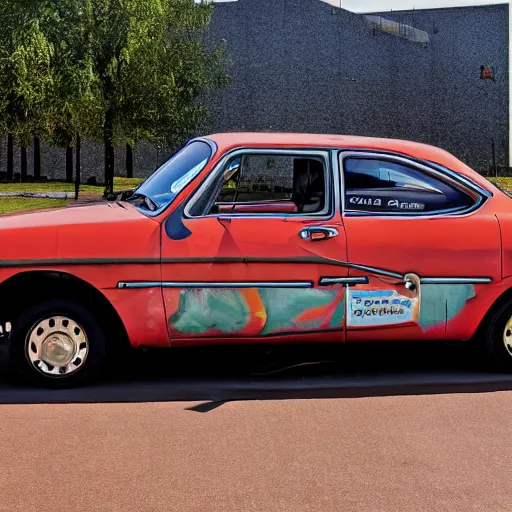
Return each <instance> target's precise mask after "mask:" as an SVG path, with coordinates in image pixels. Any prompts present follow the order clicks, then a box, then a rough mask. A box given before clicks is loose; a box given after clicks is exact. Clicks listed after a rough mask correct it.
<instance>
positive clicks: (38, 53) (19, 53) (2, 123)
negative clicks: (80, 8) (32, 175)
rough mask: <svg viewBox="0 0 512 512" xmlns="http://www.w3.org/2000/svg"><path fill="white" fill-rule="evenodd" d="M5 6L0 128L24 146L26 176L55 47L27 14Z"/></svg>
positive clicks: (0, 58)
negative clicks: (10, 11) (8, 10)
mask: <svg viewBox="0 0 512 512" xmlns="http://www.w3.org/2000/svg"><path fill="white" fill-rule="evenodd" d="M7 3H10V2H6V4H7ZM5 7H6V5H5V4H2V5H1V7H0V16H1V17H0V19H1V20H2V22H3V23H4V26H3V27H1V28H2V30H0V33H1V35H0V108H1V111H2V116H0V129H1V131H2V132H3V133H4V134H12V135H13V139H14V142H15V143H16V144H18V145H19V146H21V166H22V169H21V175H22V179H23V178H24V176H25V175H26V171H27V165H26V162H27V158H26V148H27V146H28V145H29V144H30V143H31V141H32V137H33V136H38V135H39V134H40V133H41V132H42V131H43V120H42V118H41V117H40V116H39V115H38V112H39V111H40V110H41V99H42V98H44V97H45V96H46V90H47V89H48V88H49V87H50V84H49V76H50V56H51V51H52V49H51V47H50V45H49V44H48V41H47V40H46V39H45V37H44V35H43V34H42V33H41V31H40V30H39V27H38V25H37V23H33V22H32V21H33V20H31V19H30V18H29V19H27V17H26V16H12V15H11V16H9V15H8V14H7V13H6V12H5V10H4V9H5ZM25 14H26V13H25ZM9 28H10V30H9Z"/></svg>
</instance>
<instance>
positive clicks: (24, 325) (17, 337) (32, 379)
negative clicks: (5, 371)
mask: <svg viewBox="0 0 512 512" xmlns="http://www.w3.org/2000/svg"><path fill="white" fill-rule="evenodd" d="M49 316H66V317H68V318H70V319H71V320H74V321H75V322H77V323H78V324H79V325H80V326H81V327H82V329H83V331H84V332H85V334H86V336H87V341H88V353H87V357H86V358H84V362H83V364H82V365H81V366H80V367H79V368H78V369H77V370H76V371H75V372H74V373H70V374H69V375H58V376H51V375H48V374H45V373H43V372H42V371H40V370H38V369H37V368H35V367H34V365H33V364H32V362H31V361H30V359H29V356H28V350H29V348H28V335H29V333H30V331H31V330H32V329H33V327H34V326H35V325H37V323H38V322H39V321H41V320H44V319H45V318H48V317H49ZM104 360H105V336H104V334H103V330H102V328H101V326H100V324H99V323H98V321H97V320H96V319H95V317H94V315H93V314H92V313H91V312H90V311H89V310H88V309H87V308H86V307H85V306H83V305H82V304H80V303H79V302H76V301H74V300H69V299H52V300H47V301H44V302H40V303H38V304H35V305H33V306H30V307H29V308H28V309H26V310H25V311H23V312H22V313H21V314H20V315H19V317H18V318H17V319H16V320H15V322H13V341H12V346H11V355H10V367H11V368H10V369H11V372H12V373H13V375H14V376H15V377H20V378H21V379H22V380H23V381H25V382H28V383H30V384H34V385H37V386H43V387H51V388H66V387H72V386H76V385H78V384H85V383H86V382H91V381H92V380H93V379H94V378H95V377H97V376H98V374H99V372H100V370H101V368H102V366H103V362H104Z"/></svg>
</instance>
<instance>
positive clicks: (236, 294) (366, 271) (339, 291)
mask: <svg viewBox="0 0 512 512" xmlns="http://www.w3.org/2000/svg"><path fill="white" fill-rule="evenodd" d="M226 198H227V199H229V200H225V199H226ZM0 235H1V237H2V255H1V257H0V300H1V308H0V322H1V323H0V325H3V329H2V331H3V335H2V334H1V333H0V341H1V340H3V343H4V346H9V345H10V346H11V349H10V352H11V355H10V357H11V358H14V359H16V358H18V359H23V361H24V362H23V363H21V362H20V361H18V363H20V366H21V367H22V368H24V370H23V371H24V372H25V373H28V374H32V375H33V376H36V377H38V378H39V380H40V381H42V382H45V383H47V382H57V381H58V382H66V383H71V382H73V381H75V380H78V375H79V374H80V373H84V374H86V373H87V372H86V369H87V368H86V367H87V364H86V359H87V358H89V359H91V358H92V357H93V356H92V355H91V354H92V353H93V350H92V345H94V344H95V343H97V344H99V345H100V346H101V350H99V352H98V353H95V356H94V357H95V358H96V359H98V360H101V361H102V359H103V357H104V352H105V349H106V347H107V345H108V344H109V342H108V340H109V339H110V338H111V336H110V334H109V335H108V336H107V335H105V332H106V330H109V329H110V331H109V332H110V333H111V332H113V331H115V334H116V335H119V336H121V337H122V338H125V339H126V340H128V341H129V343H130V345H131V346H133V347H138V346H146V347H173V346H190V345H207V344H213V343H281V342H333V343H340V342H359V341H375V340H411V341H415V340H461V341H467V340H470V339H472V338H474V336H475V334H476V333H477V332H478V329H479V328H484V327H485V328H486V329H487V331H485V332H486V333H487V334H485V335H484V337H485V339H488V340H489V341H488V343H487V344H488V346H489V350H490V351H491V352H492V353H493V354H494V355H495V356H496V359H497V360H499V361H500V363H503V364H504V366H506V367H507V368H508V366H509V365H512V363H509V362H508V359H507V358H510V359H511V361H512V332H511V330H512V329H511V328H510V327H511V325H512V324H510V323H509V321H510V316H511V315H512V312H511V311H510V306H509V305H508V301H509V300H510V298H511V297H512V294H511V286H512V199H510V198H509V197H508V195H507V194H505V193H504V192H503V191H501V189H499V188H497V187H496V186H495V185H493V184H492V183H490V182H489V181H487V180H486V179H485V178H484V177H482V176H480V175H479V174H478V173H476V172H475V171H473V170H472V169H470V168H469V167H467V166H466V165H465V164H463V163H462V162H461V161H460V160H458V159H457V158H455V157H454V156H453V155H451V154H449V153H447V152H446V151H444V150H442V149H439V148H435V147H432V146H428V145H424V144H419V143H414V142H407V141H399V140H392V139H377V138H365V137H353V136H338V135H314V134H278V133H227V134H216V135H211V136H207V137H204V138H198V139H194V140H192V141H190V142H189V143H188V144H187V145H186V146H185V147H184V148H183V149H182V150H181V151H180V152H178V153H177V154H176V155H174V156H173V157H172V158H171V159H170V160H169V161H168V162H167V163H166V164H164V165H163V166H162V168H160V169H159V170H158V171H157V172H156V173H155V174H154V175H152V176H151V177H150V178H149V179H148V180H146V182H144V183H143V184H142V185H141V186H140V187H139V188H138V189H137V190H136V191H135V194H134V195H133V196H132V197H130V198H127V200H119V201H112V202H100V203H97V204H88V205H79V206H73V207H67V208H64V209H55V210H47V211H41V212H35V213H34V212H32V213H21V214H14V215H9V216H5V217H2V218H0ZM52 301H53V302H52ZM55 301H56V302H55ZM66 301H67V302H66ZM66 303H69V304H71V306H70V308H69V310H68V309H67V307H66ZM52 304H53V306H52ZM55 304H57V305H55ZM27 308H29V309H30V308H32V309H31V311H33V313H30V314H28V317H27V318H25V317H24V316H23V315H27V313H26V310H27ZM52 308H54V309H52ZM77 308H79V309H80V308H81V309H80V310H79V311H78V310H77ZM507 308H508V309H507ZM64 310H65V311H64ZM502 310H504V311H505V312H503V311H502ZM85 311H88V312H89V313H91V314H90V316H88V317H87V318H85V317H84V315H85V316H87V313H86V312H85ZM509 313H510V314H509ZM500 315H501V316H500ZM52 316H53V317H54V320H52ZM63 319H65V320H63ZM55 322H56V323H57V324H59V322H61V323H62V322H64V324H65V327H62V326H61V327H58V326H57V327H51V324H55ZM66 322H67V323H66ZM70 322H71V325H72V326H75V325H78V327H76V326H75V327H74V330H75V331H77V330H78V331H80V335H77V336H78V338H76V337H74V335H73V333H72V332H71V333H70V332H68V331H69V329H70V327H69V326H70ZM85 324H87V325H88V326H89V333H87V332H84V331H86V330H87V329H84V325H85ZM93 324H97V325H93ZM6 326H12V329H9V328H8V327H6ZM493 329H494V331H493ZM91 330H92V331H94V332H100V331H101V332H102V333H103V334H102V335H101V336H102V340H101V342H96V341H94V336H96V335H94V336H93V335H92V334H91ZM8 331H9V332H8ZM491 331H492V332H491ZM37 332H41V334H40V335H37ZM496 333H498V334H496ZM38 336H39V337H38ZM98 336H100V335H99V334H98ZM491 338H492V339H491ZM496 339H498V340H499V341H496ZM84 340H85V341H84ZM509 341H510V347H511V348H510V350H509V345H508V342H509ZM86 345H87V347H86ZM13 346H17V347H18V350H15V349H13V348H12V347H13ZM79 346H82V347H86V348H83V349H82V352H81V353H80V354H79ZM86 351H87V353H86ZM13 353H14V354H17V355H16V357H14V356H12V354H13ZM77 354H78V355H79V356H80V357H78V356H77ZM45 358H46V359H45ZM75 360H76V361H79V364H74V362H73V361H75ZM45 361H46V362H45ZM59 361H60V363H62V365H64V366H65V369H64V370H63V368H64V366H59ZM101 361H100V362H101ZM100 362H99V363H98V365H97V366H98V367H99V366H100ZM13 364H14V363H13ZM94 371H96V369H94ZM91 372H92V369H91Z"/></svg>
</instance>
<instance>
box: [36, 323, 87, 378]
mask: <svg viewBox="0 0 512 512" xmlns="http://www.w3.org/2000/svg"><path fill="white" fill-rule="evenodd" d="M88 352H89V342H88V340H87V335H86V333H85V331H84V330H83V328H82V326H81V325H79V324H78V323H77V322H75V321H74V320H72V319H71V318H68V317H65V316H51V317H49V318H45V319H44V320H41V321H39V322H38V323H37V324H36V325H34V327H33V328H32V329H31V330H30V332H29V333H28V335H27V354H28V358H29V361H30V362H31V363H32V365H33V366H34V367H35V368H36V369H37V370H39V371H40V372H41V373H44V374H45V375H53V376H56V377H59V376H64V375H70V374H71V373H74V372H76V371H77V370H78V369H79V368H80V367H82V366H83V364H84V363H85V360H86V358H87V354H88Z"/></svg>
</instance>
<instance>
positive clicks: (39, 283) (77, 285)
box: [0, 270, 130, 348]
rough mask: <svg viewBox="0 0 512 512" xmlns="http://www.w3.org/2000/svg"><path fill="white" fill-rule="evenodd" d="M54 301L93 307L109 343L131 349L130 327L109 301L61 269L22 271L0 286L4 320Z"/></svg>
mask: <svg viewBox="0 0 512 512" xmlns="http://www.w3.org/2000/svg"><path fill="white" fill-rule="evenodd" d="M52 298H62V299H73V300H75V301H77V302H80V303H81V304H83V305H84V306H87V307H89V308H91V310H92V311H93V313H94V314H95V315H97V316H98V319H99V321H100V323H101V325H102V327H103V328H104V329H105V333H106V337H107V340H108V342H109V343H115V344H117V345H118V346H119V347H126V348H127V347H129V346H130V343H129V338H128V333H127V331H126V327H125V325H124V323H123V321H122V319H121V317H120V315H119V313H118V312H117V310H116V309H115V308H114V306H113V305H112V303H111V302H110V301H109V300H108V298H107V297H106V296H105V295H104V294H103V293H102V292H101V291H100V290H98V289H97V288H96V287H95V286H93V285H92V284H90V283H88V282H87V281H84V280H83V279H81V278H79V277H77V276H75V275H73V274H70V273H68V272H63V271H60V270H59V271H57V270H28V271H22V272H18V273H17V274H14V275H12V276H10V277H9V278H8V279H6V280H5V281H3V282H2V283H0V320H4V321H13V320H14V319H15V318H16V316H17V315H18V314H19V312H20V311H21V310H22V309H25V308H27V307H30V306H32V305H34V304H36V303H38V302H40V301H42V300H47V299H52Z"/></svg>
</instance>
